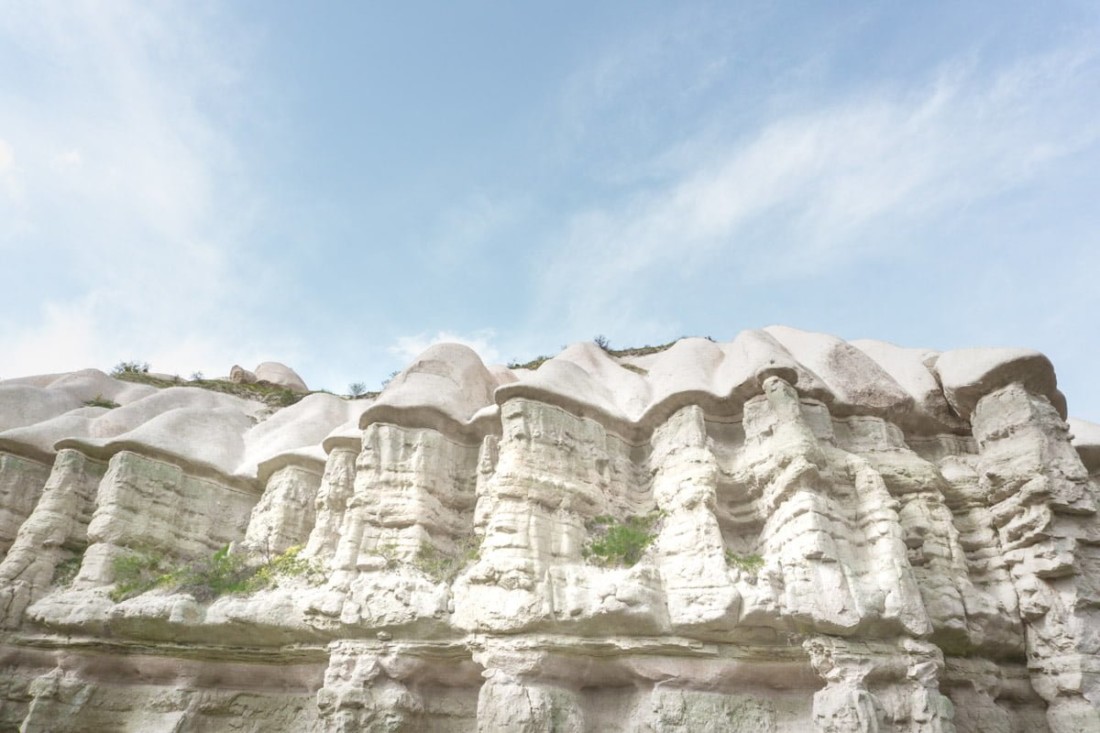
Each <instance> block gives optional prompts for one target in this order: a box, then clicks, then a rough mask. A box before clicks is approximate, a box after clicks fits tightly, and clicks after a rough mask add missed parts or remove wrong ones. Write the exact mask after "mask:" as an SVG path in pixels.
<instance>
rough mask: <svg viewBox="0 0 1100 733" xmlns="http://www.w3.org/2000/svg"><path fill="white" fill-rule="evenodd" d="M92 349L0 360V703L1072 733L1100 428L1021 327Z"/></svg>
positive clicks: (1083, 707) (756, 728) (292, 718)
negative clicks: (325, 379) (991, 339)
mask: <svg viewBox="0 0 1100 733" xmlns="http://www.w3.org/2000/svg"><path fill="white" fill-rule="evenodd" d="M119 376H120V377H121V378H114V377H111V376H108V375H107V374H104V373H102V372H99V371H96V370H85V371H81V372H74V373H70V374H55V375H48V376H41V377H29V378H22V379H9V380H4V381H0V558H2V560H0V628H2V640H0V654H2V658H3V664H2V666H0V670H2V671H0V731H16V730H18V731H23V732H25V733H39V732H46V731H48V732H50V733H76V732H77V731H83V732H88V733H91V732H93V731H94V732H95V733H103V732H107V731H135V732H140V733H161V732H163V733H169V732H172V733H198V732H200V731H202V732H209V731H242V732H243V731H248V732H255V733H261V732H262V733H298V732H307V731H316V732H318V733H320V732H329V731H332V732H336V731H340V732H350V731H444V732H446V731H454V732H459V731H463V732H466V731H470V732H472V731H481V732H492V731H524V732H531V733H534V732H536V731H539V732H541V731H561V732H569V733H579V732H581V731H593V732H594V733H595V732H598V733H604V732H615V731H622V732H626V731H676V732H683V733H688V732H694V731H737V732H741V733H749V732H752V733H758V732H759V733H767V732H769V731H775V732H777V733H778V732H786V733H794V732H799V733H801V732H803V731H821V732H823V733H856V732H858V733H871V732H879V733H884V732H886V731H898V732H901V731H905V732H907V733H917V732H920V733H947V732H949V731H958V732H959V733H1022V732H1026V733H1044V732H1049V733H1069V732H1070V731H1073V732H1078V731H1100V654H1098V652H1100V523H1098V522H1097V500H1098V494H1100V426H1097V425H1093V424H1091V423H1086V422H1081V421H1074V420H1070V421H1069V422H1068V423H1067V420H1066V401H1065V399H1064V397H1063V395H1062V394H1061V393H1060V392H1059V391H1058V389H1057V384H1056V380H1055V375H1054V370H1053V367H1052V366H1051V364H1050V362H1049V361H1048V360H1047V359H1046V357H1044V356H1043V355H1042V354H1039V353H1037V352H1034V351H1029V350H1023V349H963V350H956V351H947V352H942V353H940V352H934V351H929V350H923V349H908V348H901V347H898V346H894V345H892V344H888V343H883V342H878V341H853V342H844V341H841V340H839V339H836V338H834V337H831V336H827V335H823V334H816V333H807V332H803V331H798V330H794V329H790V328H780V327H773V328H767V329H763V330H755V331H745V332H743V333H741V334H739V335H738V336H737V337H736V338H734V339H733V340H732V341H729V342H713V341H711V340H708V339H699V338H688V339H682V340H680V341H678V342H676V343H674V344H671V345H669V346H668V347H667V348H663V349H646V350H635V351H627V352H615V351H607V350H605V349H604V348H601V347H600V346H598V345H596V344H593V343H585V344H576V345H574V346H571V347H569V348H567V349H565V350H564V351H563V352H562V353H561V354H559V355H557V356H555V357H553V358H551V359H548V360H545V361H544V362H541V363H540V364H538V365H537V368H528V369H525V368H507V367H503V366H486V365H485V364H483V363H482V362H481V360H480V359H479V358H478V356H477V355H476V354H475V353H474V352H473V351H471V350H470V349H468V348H466V347H464V346H460V345H456V344H441V345H437V346H433V347H431V348H430V349H428V350H427V351H426V352H425V353H424V354H422V355H421V356H420V357H419V358H418V359H416V361H414V362H413V363H412V364H411V365H410V366H409V367H408V368H407V369H405V370H404V371H403V372H401V373H400V374H399V375H397V376H396V377H394V379H393V380H391V381H390V382H389V384H388V385H387V386H386V388H385V389H384V390H383V391H382V392H381V393H380V394H378V395H377V396H373V397H367V398H362V399H344V398H342V397H338V396H335V395H331V394H326V393H312V394H308V395H306V396H304V397H302V396H301V395H302V393H304V392H306V389H305V385H304V384H303V383H302V382H301V380H300V379H298V377H297V375H296V374H294V373H293V371H292V370H289V369H287V368H286V367H283V366H282V365H278V364H270V363H269V364H264V365H261V366H260V367H258V368H257V369H256V370H255V372H249V371H246V370H244V369H242V368H240V367H235V368H234V377H233V378H234V382H233V383H232V384H236V385H237V386H239V387H240V389H239V390H236V393H234V394H230V393H226V392H227V391H228V392H234V390H232V389H229V390H226V389H224V387H225V385H228V384H230V383H229V382H225V383H222V382H201V383H200V382H195V383H189V382H181V383H180V386H173V382H172V380H170V379H156V378H152V377H150V378H148V379H142V378H137V379H135V378H134V375H132V374H130V375H127V374H122V375H119ZM143 382H144V383H143ZM272 385H274V386H272ZM203 387H206V388H203ZM245 387H248V389H251V390H254V391H253V392H249V391H248V389H245ZM214 388H218V389H222V391H214ZM264 390H276V391H278V390H282V392H277V393H276V392H264ZM284 393H286V394H288V395H290V397H289V398H287V399H286V402H287V403H291V402H292V403H293V404H289V406H286V407H278V405H279V404H281V403H279V402H278V399H282V397H283V396H285V395H284ZM272 394H275V396H276V397H277V399H275V400H274V402H273V400H272V399H269V398H270V396H271V395H272ZM253 397H256V398H255V399H254V398H253ZM260 397H263V398H264V399H263V400H261V399H259V398H260Z"/></svg>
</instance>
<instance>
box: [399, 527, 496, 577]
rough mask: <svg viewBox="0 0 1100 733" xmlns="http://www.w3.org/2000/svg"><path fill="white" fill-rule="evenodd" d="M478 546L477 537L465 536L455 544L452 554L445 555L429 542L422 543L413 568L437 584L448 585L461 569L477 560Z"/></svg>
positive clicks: (478, 539) (479, 543)
mask: <svg viewBox="0 0 1100 733" xmlns="http://www.w3.org/2000/svg"><path fill="white" fill-rule="evenodd" d="M480 545H481V542H480V538H479V537H478V536H477V535H472V534H471V535H467V536H466V537H463V538H462V539H460V540H458V541H457V542H456V543H455V551H454V552H453V553H451V554H447V553H443V552H440V551H439V550H437V549H436V547H435V545H433V544H431V543H430V542H422V543H420V550H419V551H418V552H417V553H416V558H415V559H414V560H413V566H414V567H416V568H417V569H418V570H420V571H421V572H422V573H424V574H425V575H427V576H428V577H429V578H431V579H432V580H434V581H435V582H437V583H449V582H451V581H452V580H454V579H455V578H456V577H457V576H458V574H459V573H460V572H462V569H463V568H465V567H466V566H467V565H469V564H470V563H472V562H474V561H475V560H477V558H478V551H479V549H480Z"/></svg>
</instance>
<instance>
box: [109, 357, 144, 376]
mask: <svg viewBox="0 0 1100 733" xmlns="http://www.w3.org/2000/svg"><path fill="white" fill-rule="evenodd" d="M148 373H149V362H147V361H120V362H119V363H118V364H115V368H114V369H112V370H111V376H113V377H117V376H118V375H120V374H148Z"/></svg>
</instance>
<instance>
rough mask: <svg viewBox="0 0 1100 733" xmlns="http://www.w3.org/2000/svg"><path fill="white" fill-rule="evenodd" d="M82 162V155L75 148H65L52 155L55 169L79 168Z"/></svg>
mask: <svg viewBox="0 0 1100 733" xmlns="http://www.w3.org/2000/svg"><path fill="white" fill-rule="evenodd" d="M83 162H84V156H83V155H81V154H80V151H79V150H77V149H76V148H73V149H71V150H66V151H65V152H63V153H58V154H56V155H55V156H53V165H54V168H56V169H61V170H64V169H66V168H79V167H80V164H81V163H83Z"/></svg>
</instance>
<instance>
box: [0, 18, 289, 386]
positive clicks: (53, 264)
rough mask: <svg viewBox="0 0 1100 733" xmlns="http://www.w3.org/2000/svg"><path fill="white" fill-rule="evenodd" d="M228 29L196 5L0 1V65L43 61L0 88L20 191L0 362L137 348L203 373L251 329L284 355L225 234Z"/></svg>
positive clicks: (3, 247) (101, 358)
mask: <svg viewBox="0 0 1100 733" xmlns="http://www.w3.org/2000/svg"><path fill="white" fill-rule="evenodd" d="M233 33H234V31H233V29H232V24H231V23H229V22H228V20H227V19H226V18H223V17H220V16H218V15H217V11H216V10H215V9H212V6H209V5H206V4H202V3H179V4H173V3H161V4H155V5H148V4H146V3H140V2H118V3H111V4H107V5H103V4H99V3H83V2H73V3H60V4H51V5H47V6H43V7H42V8H39V7H38V5H37V4H34V5H31V4H27V5H22V6H16V7H14V8H12V9H11V12H7V11H6V12H5V13H4V16H3V19H2V20H0V48H2V49H4V50H3V51H0V63H3V64H8V65H12V66H16V65H18V66H21V67H25V68H30V69H36V70H40V73H42V74H52V75H53V76H49V77H48V78H47V79H46V80H45V81H43V80H41V79H38V78H36V77H35V76H34V74H28V75H27V77H26V78H25V80H24V81H23V82H22V83H20V84H16V85H9V86H8V87H7V88H5V89H3V90H0V109H4V110H5V119H4V124H5V129H4V130H3V131H2V132H3V135H4V141H5V142H4V146H3V147H2V148H0V193H2V192H3V187H7V188H9V189H10V188H11V185H12V184H10V182H9V181H7V180H6V178H5V176H10V175H12V171H17V172H18V173H19V180H18V182H17V183H18V186H19V194H20V200H19V202H18V209H15V208H12V209H11V211H9V212H7V213H8V214H9V216H8V223H9V224H10V226H5V227H0V253H2V254H3V257H4V259H5V262H6V263H14V268H11V267H10V265H9V272H10V271H14V272H15V273H16V274H17V275H18V278H17V282H14V283H12V284H11V286H10V287H7V288H5V291H4V292H3V293H0V307H3V308H4V310H5V312H6V314H7V318H6V319H5V321H4V322H3V323H0V338H2V339H3V341H4V342H5V344H6V347H5V354H4V356H3V358H2V360H0V371H3V372H4V373H5V374H16V373H19V372H23V373H29V372H36V371H56V370H57V369H59V368H61V367H62V365H64V368H76V367H83V366H100V367H103V368H108V367H110V366H111V365H113V364H114V363H116V362H117V361H119V360H121V359H126V358H137V359H141V360H143V361H150V362H153V364H154V367H160V368H164V369H168V370H172V371H176V370H180V371H184V370H202V371H204V372H206V373H209V374H220V373H225V372H226V371H228V368H229V366H231V364H232V362H233V361H241V362H248V361H252V360H259V359H263V358H268V355H269V354H270V353H271V352H268V353H257V352H258V351H259V350H258V349H256V348H254V344H256V343H258V342H260V341H261V340H264V341H267V342H268V346H269V347H270V348H272V349H274V350H278V351H281V352H282V353H290V354H291V355H293V353H294V350H293V349H292V348H289V347H290V346H291V344H290V343H289V342H288V339H287V338H286V337H285V336H282V335H281V334H277V335H274V336H273V335H272V334H271V333H267V334H264V333H262V332H260V331H261V329H260V326H259V324H258V323H257V320H256V310H257V308H256V306H257V303H258V295H257V294H256V293H254V292H252V291H251V289H250V286H249V283H250V282H252V281H255V280H256V279H262V277H263V274H264V261H263V259H262V258H258V257H255V256H251V253H250V252H249V251H248V250H247V248H246V247H245V246H243V245H242V244H241V243H242V242H244V241H247V237H246V236H244V235H245V234H246V233H247V231H248V229H249V227H250V225H251V221H250V217H252V216H253V215H254V211H255V208H256V205H255V202H254V199H253V194H252V193H251V183H250V182H249V181H248V179H247V177H246V175H245V172H244V171H243V169H242V168H241V165H240V163H239V161H238V158H237V153H236V140H235V139H234V128H233V126H232V124H231V123H232V122H233V121H234V120H236V119H237V113H238V112H239V111H240V109H242V108H246V107H247V103H248V102H247V93H246V90H245V89H243V88H240V87H238V86H237V85H238V81H239V79H240V76H241V73H242V72H241V70H240V68H239V67H240V61H239V58H238V57H237V56H236V55H235V54H238V53H239V46H240V43H238V42H237V41H238V40H239V39H237V38H234V37H233ZM8 41H11V42H10V43H9V42H8ZM47 61H48V63H47ZM36 73H39V72H36ZM46 82H48V83H46ZM226 105H230V107H226ZM13 148H14V149H16V150H18V153H19V158H18V167H17V168H16V166H15V164H14V162H12V161H13V160H14V154H13V153H12V152H11V150H12V149H13ZM5 152H6V155H5ZM5 160H7V161H8V162H7V163H6V164H4V161H5ZM2 207H3V198H2V196H0V216H2V215H4V213H5V212H4V211H3V209H2ZM280 347H281V348H280Z"/></svg>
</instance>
